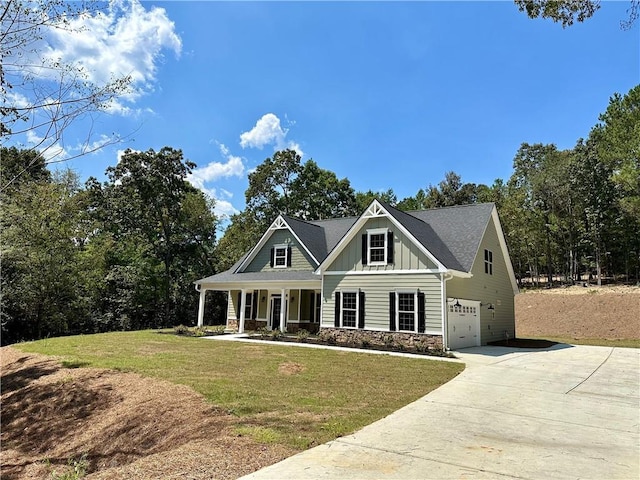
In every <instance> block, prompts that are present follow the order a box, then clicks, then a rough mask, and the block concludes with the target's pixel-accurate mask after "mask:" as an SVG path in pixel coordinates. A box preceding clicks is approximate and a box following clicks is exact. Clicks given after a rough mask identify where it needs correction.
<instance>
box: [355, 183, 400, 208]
mask: <svg viewBox="0 0 640 480" xmlns="http://www.w3.org/2000/svg"><path fill="white" fill-rule="evenodd" d="M374 200H380V201H381V202H384V203H387V204H389V205H391V206H392V207H395V206H396V205H397V204H398V197H397V196H396V194H395V193H394V191H393V189H392V188H389V189H388V190H386V191H380V192H374V191H373V190H367V191H366V192H357V193H356V205H357V211H358V213H362V212H364V210H365V208H367V207H368V206H369V205H370V204H371V202H372V201H374Z"/></svg>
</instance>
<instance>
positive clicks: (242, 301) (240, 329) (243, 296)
mask: <svg viewBox="0 0 640 480" xmlns="http://www.w3.org/2000/svg"><path fill="white" fill-rule="evenodd" d="M246 303H247V291H246V290H245V289H244V288H243V289H242V294H241V295H240V305H239V306H238V308H240V325H238V333H244V310H245V308H244V306H245V304H246Z"/></svg>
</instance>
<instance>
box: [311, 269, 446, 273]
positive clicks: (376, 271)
mask: <svg viewBox="0 0 640 480" xmlns="http://www.w3.org/2000/svg"><path fill="white" fill-rule="evenodd" d="M411 273H412V274H416V273H427V274H434V275H435V274H438V273H442V272H440V271H439V270H432V269H429V268H427V269H416V270H342V271H338V270H327V271H326V272H322V274H323V275H389V274H392V275H405V274H411Z"/></svg>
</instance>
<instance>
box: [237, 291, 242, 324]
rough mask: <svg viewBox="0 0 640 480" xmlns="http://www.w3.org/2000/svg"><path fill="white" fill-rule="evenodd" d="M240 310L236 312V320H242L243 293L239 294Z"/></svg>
mask: <svg viewBox="0 0 640 480" xmlns="http://www.w3.org/2000/svg"><path fill="white" fill-rule="evenodd" d="M237 308H238V310H236V318H237V319H238V320H240V312H241V311H242V292H238V307H237Z"/></svg>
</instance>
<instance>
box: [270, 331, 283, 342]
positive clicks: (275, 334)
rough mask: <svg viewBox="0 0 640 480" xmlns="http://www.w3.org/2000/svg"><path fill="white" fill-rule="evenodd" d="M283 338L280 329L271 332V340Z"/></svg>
mask: <svg viewBox="0 0 640 480" xmlns="http://www.w3.org/2000/svg"><path fill="white" fill-rule="evenodd" d="M282 336H283V335H282V332H281V331H280V329H279V328H274V329H273V330H271V332H270V337H271V340H280V339H281V338H282Z"/></svg>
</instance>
